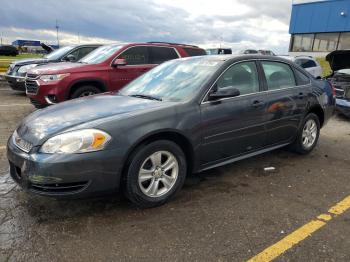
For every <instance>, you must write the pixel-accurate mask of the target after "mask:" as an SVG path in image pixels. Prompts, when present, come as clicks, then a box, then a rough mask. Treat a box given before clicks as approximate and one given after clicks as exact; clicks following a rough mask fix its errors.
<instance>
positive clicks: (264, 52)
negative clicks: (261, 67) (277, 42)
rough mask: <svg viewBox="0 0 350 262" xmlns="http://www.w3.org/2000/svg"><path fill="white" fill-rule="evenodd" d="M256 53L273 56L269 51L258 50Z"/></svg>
mask: <svg viewBox="0 0 350 262" xmlns="http://www.w3.org/2000/svg"><path fill="white" fill-rule="evenodd" d="M258 53H259V54H261V55H269V56H275V53H274V52H272V51H271V50H259V51H258Z"/></svg>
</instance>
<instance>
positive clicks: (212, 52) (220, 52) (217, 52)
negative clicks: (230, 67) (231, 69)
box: [205, 48, 232, 55]
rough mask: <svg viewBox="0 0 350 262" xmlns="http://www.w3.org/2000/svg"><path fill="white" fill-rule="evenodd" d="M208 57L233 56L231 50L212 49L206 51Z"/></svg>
mask: <svg viewBox="0 0 350 262" xmlns="http://www.w3.org/2000/svg"><path fill="white" fill-rule="evenodd" d="M205 51H206V52H207V54H208V55H230V54H232V49H231V48H210V49H206V50H205Z"/></svg>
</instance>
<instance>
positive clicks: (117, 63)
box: [112, 58, 126, 67]
mask: <svg viewBox="0 0 350 262" xmlns="http://www.w3.org/2000/svg"><path fill="white" fill-rule="evenodd" d="M112 65H113V66H114V67H118V66H126V60H125V59H124V58H118V59H116V60H114V61H113V64H112Z"/></svg>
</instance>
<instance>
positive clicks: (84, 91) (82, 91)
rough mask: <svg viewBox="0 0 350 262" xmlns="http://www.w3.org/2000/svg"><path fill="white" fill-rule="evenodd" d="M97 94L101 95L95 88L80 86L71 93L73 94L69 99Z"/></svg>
mask: <svg viewBox="0 0 350 262" xmlns="http://www.w3.org/2000/svg"><path fill="white" fill-rule="evenodd" d="M98 93H101V90H100V89H98V88H97V87H96V86H81V87H78V89H77V90H75V91H74V92H73V94H72V95H71V99H74V98H79V97H84V96H92V95H95V94H98Z"/></svg>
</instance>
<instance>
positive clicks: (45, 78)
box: [40, 73, 70, 82]
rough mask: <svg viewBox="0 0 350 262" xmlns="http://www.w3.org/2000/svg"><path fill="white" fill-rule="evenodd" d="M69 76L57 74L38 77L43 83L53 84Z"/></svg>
mask: <svg viewBox="0 0 350 262" xmlns="http://www.w3.org/2000/svg"><path fill="white" fill-rule="evenodd" d="M69 75H70V74H69V73H67V74H58V75H42V76H41V77H40V80H42V81H44V82H53V81H60V80H62V79H63V78H65V77H67V76H69Z"/></svg>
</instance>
